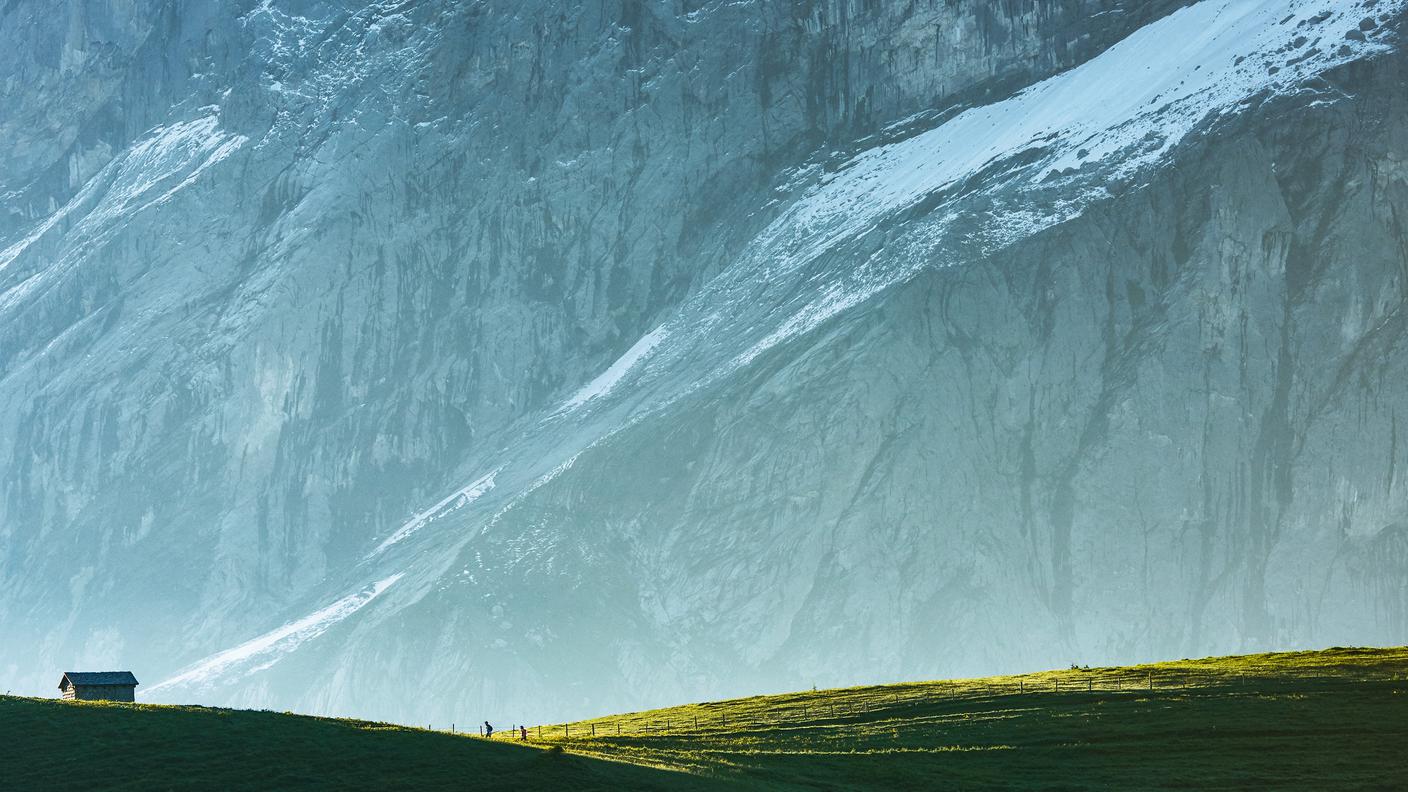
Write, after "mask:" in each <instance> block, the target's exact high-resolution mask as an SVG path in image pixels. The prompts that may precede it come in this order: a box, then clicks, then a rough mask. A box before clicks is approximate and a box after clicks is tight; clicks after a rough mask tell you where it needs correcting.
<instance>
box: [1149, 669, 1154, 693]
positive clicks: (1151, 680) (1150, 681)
mask: <svg viewBox="0 0 1408 792" xmlns="http://www.w3.org/2000/svg"><path fill="white" fill-rule="evenodd" d="M1149 689H1150V690H1153V689H1154V672H1153V671H1150V672H1149Z"/></svg>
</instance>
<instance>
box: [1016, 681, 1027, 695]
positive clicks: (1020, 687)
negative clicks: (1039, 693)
mask: <svg viewBox="0 0 1408 792" xmlns="http://www.w3.org/2000/svg"><path fill="white" fill-rule="evenodd" d="M1017 692H1018V693H1026V692H1027V680H1025V679H1019V680H1017Z"/></svg>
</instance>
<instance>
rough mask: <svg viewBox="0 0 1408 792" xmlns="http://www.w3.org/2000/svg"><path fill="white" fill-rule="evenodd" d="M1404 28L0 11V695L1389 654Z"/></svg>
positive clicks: (638, 690)
mask: <svg viewBox="0 0 1408 792" xmlns="http://www.w3.org/2000/svg"><path fill="white" fill-rule="evenodd" d="M1403 9H1404V2H1403V0H1260V1H1258V0H1200V1H1199V2H1175V1H1172V0H1156V1H1155V2H1141V1H1139V0H1071V2H1063V3H1046V2H1037V0H1012V1H1011V2H1003V3H992V2H988V1H987V0H908V1H907V2H864V3H859V2H840V1H839V0H837V1H834V2H833V1H831V0H808V1H806V2H789V3H769V2H762V0H753V1H751V2H736V1H726V0H676V1H675V2H643V0H607V1H606V2H601V3H577V2H548V1H546V0H514V1H513V2H500V1H499V0H481V1H480V2H470V1H469V0H461V1H459V2H454V1H452V0H400V1H398V2H393V1H392V0H382V1H381V2H367V1H366V0H360V1H359V0H262V2H259V1H257V0H235V1H233V2H222V3H185V2H180V0H122V1H121V2H119V0H82V1H81V2H69V3H58V4H47V3H33V2H24V1H23V0H18V1H15V2H10V3H7V4H0V677H3V678H4V679H5V680H6V682H5V683H4V684H5V685H6V686H7V687H12V688H14V689H15V690H16V692H27V693H46V692H48V691H49V689H50V688H51V687H52V685H53V684H54V683H55V682H56V681H57V678H58V674H59V673H60V672H62V671H64V670H68V669H71V668H89V667H91V668H99V667H101V668H104V669H106V668H109V667H112V668H117V667H121V668H130V669H132V670H134V671H135V672H136V673H137V676H138V678H139V679H140V680H141V681H142V682H143V683H144V685H143V687H141V688H139V689H138V691H139V693H138V695H139V697H141V698H143V699H146V700H155V701H172V702H178V701H179V702H198V703H212V704H225V705H238V706H257V707H268V708H275V709H292V710H299V711H303V712H311V713H331V714H355V715H362V716H371V717H379V718H386V719H393V720H402V721H412V722H424V721H430V720H433V721H436V722H448V721H450V720H452V719H458V720H460V721H462V722H463V721H465V720H474V719H477V718H480V717H483V716H484V715H485V714H487V715H492V716H495V717H505V718H512V719H515V720H525V721H532V720H548V719H562V718H572V717H578V716H585V715H592V714H597V713H601V712H608V711H621V710H632V709H639V708H644V707H647V706H655V705H661V704H666V703H673V702H678V701H686V700H697V699H705V698H720V697H723V696H726V695H737V694H747V693H753V692H758V691H766V690H789V689H800V688H804V687H807V686H810V685H813V684H816V685H822V686H828V685H836V684H844V683H856V682H863V681H879V680H892V679H922V678H935V677H941V676H954V675H970V674H991V673H1001V672H1005V671H1017V670H1026V669H1031V668H1042V667H1050V666H1063V665H1064V664H1066V663H1068V662H1089V663H1097V662H1098V663H1116V662H1133V661H1140V660H1147V659H1157V658H1176V657H1185V656H1199V655H1207V654H1222V653H1233V652H1241V651H1260V650H1273V649H1287V648H1298V647H1313V646H1328V645H1336V644H1380V645H1386V644H1402V643H1405V642H1408V500H1405V498H1404V493H1405V487H1408V447H1405V444H1402V443H1400V442H1399V439H1398V432H1399V430H1398V428H1397V412H1398V411H1399V410H1403V411H1404V412H1405V416H1408V388H1405V387H1404V386H1403V383H1404V382H1408V370H1405V369H1406V368H1408V346H1405V342H1408V335H1405V331H1406V330H1408V328H1406V327H1405V320H1408V317H1406V316H1405V300H1406V299H1408V220H1405V218H1408V92H1405V91H1404V90H1403V87H1404V85H1405V84H1408V59H1405V55H1404V54H1403V50H1402V48H1401V36H1402V27H1403Z"/></svg>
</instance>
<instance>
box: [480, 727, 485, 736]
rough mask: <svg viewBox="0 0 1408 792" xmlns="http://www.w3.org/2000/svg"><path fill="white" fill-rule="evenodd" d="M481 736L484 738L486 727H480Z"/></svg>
mask: <svg viewBox="0 0 1408 792" xmlns="http://www.w3.org/2000/svg"><path fill="white" fill-rule="evenodd" d="M479 736H480V737H483V736H484V727H483V726H480V727H479Z"/></svg>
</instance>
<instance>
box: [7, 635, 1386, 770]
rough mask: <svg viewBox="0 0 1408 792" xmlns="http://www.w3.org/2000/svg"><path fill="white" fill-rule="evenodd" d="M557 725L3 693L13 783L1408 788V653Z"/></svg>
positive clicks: (725, 706) (1075, 672) (1115, 673)
mask: <svg viewBox="0 0 1408 792" xmlns="http://www.w3.org/2000/svg"><path fill="white" fill-rule="evenodd" d="M540 728H541V732H539V730H538V728H534V729H533V730H532V734H533V739H532V740H530V741H529V743H528V745H527V746H524V745H522V744H517V743H516V741H515V743H514V744H510V743H509V742H508V741H504V742H502V743H501V742H499V741H498V740H495V741H492V742H491V741H486V740H482V739H479V738H477V737H473V736H471V737H463V736H452V735H449V734H446V733H443V732H432V731H427V730H422V729H412V728H406V727H400V726H391V725H387V724H378V723H369V722H365V721H353V720H334V719H323V718H309V717H302V716H293V715H280V714H275V713H268V712H246V711H231V710H216V709H204V708H198V707H156V706H143V705H123V704H92V703H84V702H75V703H70V702H56V701H52V700H37V699H16V698H0V787H4V788H25V787H36V788H46V789H50V788H52V789H62V788H83V789H91V788H130V789H181V788H221V789H298V788H338V789H392V788H416V789H440V788H472V789H703V788H745V789H885V790H892V789H935V788H957V789H1071V790H1074V789H1112V788H1114V789H1174V788H1200V789H1201V788H1214V789H1216V788H1221V789H1242V788H1248V787H1271V788H1277V789H1296V788H1301V789H1326V788H1333V789H1401V788H1408V762H1405V761H1404V759H1403V757H1404V750H1405V749H1404V746H1405V745H1408V648H1396V649H1330V650H1326V651H1321V652H1296V653H1283V654H1270V655H1250V656H1244V657H1224V658H1210V659H1206V660H1192V661H1181V662H1173V663H1160V664H1154V665H1148V666H1133V667H1123V668H1096V669H1071V670H1067V671H1053V672H1044V673H1038V674H1028V675H1023V676H1009V677H992V678H987V679H968V680H952V681H944V682H925V683H908V684H898V685H882V686H871V687H860V688H848V689H842V690H825V691H816V692H809V693H794V694H787V695H779V696H758V697H753V698H747V699H737V700H732V701H721V702H710V703H704V704H695V705H688V706H682V707H673V708H669V709H663V710H654V711H650V712H641V713H630V714H626V715H619V716H613V717H607V718H600V719H596V720H591V721H581V722H576V723H570V724H556V725H552V726H548V725H544V726H542V727H540ZM618 732H619V735H618ZM539 734H541V736H539ZM544 749H547V750H544ZM555 749H560V750H555ZM605 760H610V761H605Z"/></svg>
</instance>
